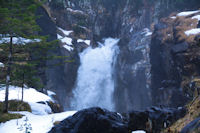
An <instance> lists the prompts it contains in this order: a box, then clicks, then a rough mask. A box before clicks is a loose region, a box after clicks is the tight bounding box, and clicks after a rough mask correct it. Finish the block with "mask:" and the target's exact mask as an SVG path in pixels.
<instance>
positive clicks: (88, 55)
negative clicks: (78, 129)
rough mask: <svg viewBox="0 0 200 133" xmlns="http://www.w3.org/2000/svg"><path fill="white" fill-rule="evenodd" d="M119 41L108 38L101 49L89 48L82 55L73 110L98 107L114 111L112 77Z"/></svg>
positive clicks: (72, 102)
mask: <svg viewBox="0 0 200 133" xmlns="http://www.w3.org/2000/svg"><path fill="white" fill-rule="evenodd" d="M118 41H119V39H114V38H107V39H105V40H104V44H100V46H99V47H97V48H95V49H92V48H91V47H89V48H87V49H85V50H84V51H83V52H82V53H80V61H81V65H80V67H79V69H78V78H77V83H76V87H75V88H74V89H73V98H72V100H71V108H72V109H75V110H80V109H83V108H88V107H94V106H98V107H102V108H106V109H109V110H114V103H113V93H114V81H113V76H112V75H113V63H114V59H115V57H116V55H117V53H118V52H117V51H118V46H117V45H116V44H117V43H118Z"/></svg>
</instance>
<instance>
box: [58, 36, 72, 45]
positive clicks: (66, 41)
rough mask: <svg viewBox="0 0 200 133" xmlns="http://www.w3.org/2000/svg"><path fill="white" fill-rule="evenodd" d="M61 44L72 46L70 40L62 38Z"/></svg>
mask: <svg viewBox="0 0 200 133" xmlns="http://www.w3.org/2000/svg"><path fill="white" fill-rule="evenodd" d="M61 42H62V43H65V44H68V45H72V38H69V37H64V38H62V39H61Z"/></svg>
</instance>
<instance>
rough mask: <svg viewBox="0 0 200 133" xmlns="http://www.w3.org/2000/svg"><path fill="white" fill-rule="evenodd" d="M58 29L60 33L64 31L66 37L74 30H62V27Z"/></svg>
mask: <svg viewBox="0 0 200 133" xmlns="http://www.w3.org/2000/svg"><path fill="white" fill-rule="evenodd" d="M58 29H59V30H60V31H62V32H63V33H64V34H65V35H66V36H69V35H70V34H71V33H72V32H73V31H72V30H64V29H62V28H60V27H58Z"/></svg>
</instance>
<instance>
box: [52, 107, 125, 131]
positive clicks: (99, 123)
mask: <svg viewBox="0 0 200 133" xmlns="http://www.w3.org/2000/svg"><path fill="white" fill-rule="evenodd" d="M49 133H128V126H127V123H126V122H125V121H124V120H123V118H122V117H121V116H120V115H118V114H117V113H114V112H110V111H107V110H104V109H101V108H89V109H84V110H81V111H79V112H77V113H76V114H74V115H73V116H71V117H69V118H67V119H65V120H63V121H62V122H60V124H58V125H56V126H55V127H53V128H52V129H51V131H50V132H49Z"/></svg>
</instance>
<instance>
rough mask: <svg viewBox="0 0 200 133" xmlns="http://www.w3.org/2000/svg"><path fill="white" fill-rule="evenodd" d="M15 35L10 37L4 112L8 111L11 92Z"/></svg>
mask: <svg viewBox="0 0 200 133" xmlns="http://www.w3.org/2000/svg"><path fill="white" fill-rule="evenodd" d="M12 41H13V37H12V36H11V37H10V46H9V55H8V68H7V76H6V93H5V102H4V109H3V112H4V113H7V112H8V92H9V84H10V73H11V65H12V45H13V44H12V43H13V42H12Z"/></svg>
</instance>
